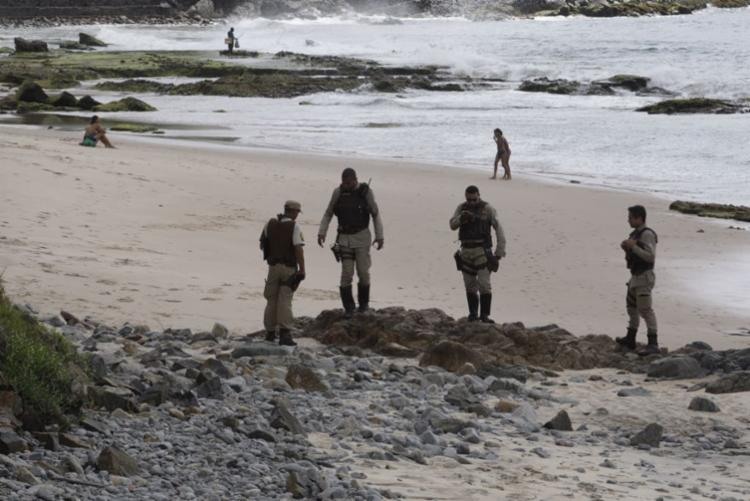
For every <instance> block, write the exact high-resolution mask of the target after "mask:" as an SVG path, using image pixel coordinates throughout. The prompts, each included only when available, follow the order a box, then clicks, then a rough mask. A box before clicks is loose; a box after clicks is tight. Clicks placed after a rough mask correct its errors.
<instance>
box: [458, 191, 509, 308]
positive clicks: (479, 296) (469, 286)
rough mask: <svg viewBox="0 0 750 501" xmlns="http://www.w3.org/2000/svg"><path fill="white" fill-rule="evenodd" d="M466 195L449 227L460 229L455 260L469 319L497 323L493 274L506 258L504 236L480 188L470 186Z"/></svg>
mask: <svg viewBox="0 0 750 501" xmlns="http://www.w3.org/2000/svg"><path fill="white" fill-rule="evenodd" d="M465 196H466V202H464V203H462V204H461V205H459V206H458V207H457V208H456V212H455V213H454V214H453V217H452V218H451V219H450V227H451V230H458V238H459V240H460V241H461V250H460V251H459V252H457V253H456V255H455V258H456V265H457V267H458V268H459V270H461V272H462V273H463V277H464V285H465V286H466V300H467V301H468V303H469V317H468V320H469V322H475V321H476V320H481V321H482V322H485V323H494V321H493V320H492V319H491V318H490V307H491V306H492V287H491V285H490V272H492V271H497V269H498V262H499V260H500V259H502V258H503V257H505V235H504V234H503V228H502V226H500V223H499V222H498V220H497V211H496V210H495V209H494V208H493V207H492V206H491V205H490V204H488V203H487V202H485V201H484V200H482V199H481V198H480V197H479V188H477V187H476V186H469V187H468V188H466V193H465ZM491 228H494V229H495V233H496V234H497V247H496V248H495V252H494V253H493V252H492V230H491ZM480 306H481V310H480ZM477 310H479V316H477Z"/></svg>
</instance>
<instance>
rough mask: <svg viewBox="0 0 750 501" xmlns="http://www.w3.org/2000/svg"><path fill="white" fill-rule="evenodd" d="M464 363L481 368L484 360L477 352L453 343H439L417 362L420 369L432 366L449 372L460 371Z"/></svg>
mask: <svg viewBox="0 0 750 501" xmlns="http://www.w3.org/2000/svg"><path fill="white" fill-rule="evenodd" d="M466 363H470V364H473V365H474V366H475V367H476V366H481V365H483V364H484V358H483V357H482V355H481V353H479V352H478V351H475V350H473V349H471V348H468V347H466V346H464V345H463V344H460V343H456V342H453V341H441V342H440V343H438V344H436V345H435V346H432V347H430V348H428V349H427V350H426V351H425V352H424V354H423V355H422V358H421V359H420V360H419V365H420V366H422V367H427V366H430V365H434V366H437V367H442V368H443V369H445V370H447V371H451V372H456V371H458V370H460V369H461V368H462V367H463V366H464V364H466Z"/></svg>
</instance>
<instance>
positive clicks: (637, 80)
mask: <svg viewBox="0 0 750 501" xmlns="http://www.w3.org/2000/svg"><path fill="white" fill-rule="evenodd" d="M650 81H651V79H650V78H648V77H643V76H639V75H614V76H611V77H609V78H607V79H603V80H594V81H592V82H588V83H583V82H579V81H577V80H566V79H563V78H557V79H554V80H550V79H549V78H547V77H540V78H534V79H532V80H524V81H523V82H521V85H520V86H519V87H518V90H520V91H523V92H547V93H549V94H565V95H578V96H611V95H614V94H616V93H617V91H618V90H622V91H629V92H634V93H636V94H637V95H639V96H653V95H660V96H671V95H674V94H673V93H672V92H670V91H668V90H666V89H662V88H661V87H655V86H650V85H649V82H650Z"/></svg>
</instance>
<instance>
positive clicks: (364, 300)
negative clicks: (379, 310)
mask: <svg viewBox="0 0 750 501" xmlns="http://www.w3.org/2000/svg"><path fill="white" fill-rule="evenodd" d="M357 302H358V303H359V312H360V313H364V312H366V311H367V310H369V309H370V284H367V285H362V284H357Z"/></svg>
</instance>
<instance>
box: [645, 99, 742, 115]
mask: <svg viewBox="0 0 750 501" xmlns="http://www.w3.org/2000/svg"><path fill="white" fill-rule="evenodd" d="M636 111H645V112H646V113H648V114H649V115H653V114H665V115H672V114H675V113H721V114H725V113H740V112H742V111H743V107H742V106H740V105H738V104H735V103H732V102H730V101H724V100H722V99H709V98H705V97H693V98H689V99H668V100H666V101H661V102H659V103H656V104H651V105H649V106H644V107H642V108H638V109H637V110H636Z"/></svg>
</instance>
